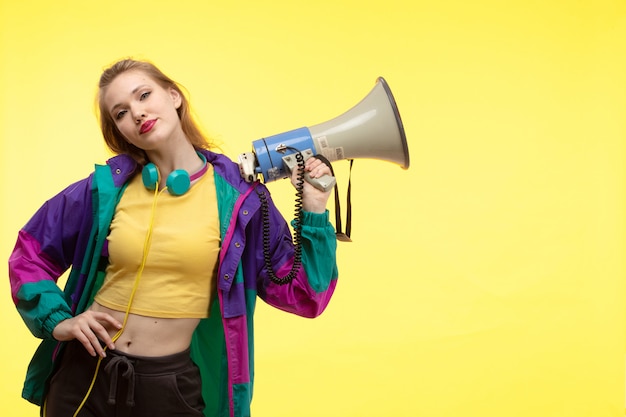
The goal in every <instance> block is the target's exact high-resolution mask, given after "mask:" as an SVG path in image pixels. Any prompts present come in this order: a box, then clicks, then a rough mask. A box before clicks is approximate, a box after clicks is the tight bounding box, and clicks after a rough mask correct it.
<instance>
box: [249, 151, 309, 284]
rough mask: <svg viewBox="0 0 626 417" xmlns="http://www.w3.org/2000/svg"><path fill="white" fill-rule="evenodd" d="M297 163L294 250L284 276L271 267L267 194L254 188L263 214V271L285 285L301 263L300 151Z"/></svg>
mask: <svg viewBox="0 0 626 417" xmlns="http://www.w3.org/2000/svg"><path fill="white" fill-rule="evenodd" d="M295 156H296V162H297V164H298V168H299V170H298V175H297V176H296V206H295V207H296V209H295V219H294V222H293V229H294V234H295V237H294V250H295V253H294V255H293V265H292V266H291V271H289V273H288V274H287V275H285V276H284V277H279V276H277V275H276V273H275V272H274V268H273V267H272V254H271V250H270V220H269V217H270V209H269V204H268V203H267V196H266V195H265V193H264V192H262V191H259V190H256V189H255V191H256V193H257V195H258V196H259V200H261V214H262V215H263V259H264V261H265V271H266V272H267V275H268V277H269V279H270V280H271V281H272V282H273V283H275V284H278V285H285V284H288V283H290V282H291V281H293V279H294V278H295V277H296V274H297V273H298V270H299V269H300V266H301V265H302V193H303V189H304V157H303V156H302V153H301V152H300V151H297V153H296V155H295Z"/></svg>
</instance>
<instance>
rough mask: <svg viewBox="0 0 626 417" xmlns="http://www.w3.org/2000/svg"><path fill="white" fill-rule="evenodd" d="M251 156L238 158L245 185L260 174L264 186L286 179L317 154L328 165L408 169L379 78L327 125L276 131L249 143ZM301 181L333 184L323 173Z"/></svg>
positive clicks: (389, 98) (394, 112) (395, 116)
mask: <svg viewBox="0 0 626 417" xmlns="http://www.w3.org/2000/svg"><path fill="white" fill-rule="evenodd" d="M252 149H253V151H252V152H246V153H242V154H240V155H239V169H240V171H241V175H242V176H243V178H244V179H245V180H246V181H248V182H254V181H256V180H257V178H258V175H259V174H260V175H262V176H263V181H264V182H266V183H267V182H271V181H274V180H278V179H282V178H287V177H288V176H289V175H290V174H291V171H292V170H293V169H294V167H296V166H297V163H298V161H297V155H302V158H303V159H304V160H306V159H308V158H309V157H311V156H315V155H321V156H323V157H325V158H326V159H327V160H328V161H330V162H333V161H338V160H342V159H358V158H366V159H367V158H369V159H377V160H383V161H388V162H392V163H394V164H396V165H399V166H400V167H401V168H403V169H408V168H409V148H408V145H407V141H406V135H405V133H404V126H403V125H402V119H401V118H400V113H399V112H398V107H397V105H396V102H395V100H394V97H393V94H392V93H391V89H390V88H389V86H388V85H387V82H386V81H385V79H384V78H383V77H378V78H377V79H376V85H375V86H374V88H373V89H372V90H371V91H370V92H369V93H368V95H367V96H365V98H363V99H362V100H361V101H360V102H359V103H357V104H356V105H355V106H354V107H352V108H351V109H350V110H348V111H346V112H345V113H343V114H341V115H340V116H337V117H335V118H334V119H331V120H329V121H327V122H323V123H320V124H317V125H314V126H310V127H302V128H299V129H294V130H290V131H287V132H284V133H279V134H277V135H274V136H269V137H266V138H261V139H258V140H256V141H254V142H252ZM305 179H306V180H307V181H308V182H309V183H311V184H313V185H314V186H315V187H317V188H318V189H320V190H322V191H328V190H329V189H331V188H332V187H333V186H334V185H335V178H334V177H332V176H330V175H327V176H324V177H321V178H316V179H312V178H310V177H308V176H306V175H305Z"/></svg>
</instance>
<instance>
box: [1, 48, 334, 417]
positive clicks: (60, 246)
mask: <svg viewBox="0 0 626 417" xmlns="http://www.w3.org/2000/svg"><path fill="white" fill-rule="evenodd" d="M98 100H99V110H100V121H101V128H102V132H103V135H104V139H105V141H106V143H107V145H108V146H109V148H110V149H111V150H112V151H113V152H114V153H115V154H117V155H116V156H115V157H113V158H111V159H110V160H108V161H107V164H106V165H99V166H96V169H95V171H94V173H92V174H91V175H90V176H89V177H88V178H85V179H83V180H81V181H78V182H76V183H75V184H72V185H70V186H69V187H67V188H66V189H65V190H63V191H62V192H60V193H59V194H58V195H56V196H54V197H53V198H51V199H50V200H49V201H47V202H46V203H45V204H44V205H43V206H42V207H41V208H40V209H39V211H37V213H36V214H35V215H34V216H33V217H32V219H31V220H30V221H29V222H28V223H27V224H26V225H25V226H24V228H23V229H22V230H21V231H20V232H19V236H18V239H17V243H16V245H15V249H14V251H13V253H12V255H11V257H10V260H9V275H10V280H11V290H12V295H13V300H14V302H15V304H16V306H17V309H18V311H19V312H20V314H21V315H22V317H23V318H24V321H25V322H26V324H27V326H28V327H29V329H30V330H31V331H32V333H33V334H34V335H35V336H37V337H40V338H42V339H43V341H42V343H41V345H40V347H39V349H38V350H37V352H36V354H35V356H34V357H33V360H32V361H31V364H30V366H29V369H28V372H27V377H26V382H25V385H24V390H23V396H24V398H26V399H28V400H29V401H31V402H33V403H35V404H39V405H42V408H41V410H42V415H44V416H45V417H68V416H99V417H103V416H133V417H142V416H146V417H158V416H168V417H169V416H174V415H176V416H203V415H204V416H233V417H239V416H248V415H250V401H251V399H252V384H253V367H254V358H253V313H254V307H255V302H256V297H257V295H258V296H259V297H261V298H262V299H263V300H264V301H265V302H267V303H269V304H271V305H273V306H275V307H277V308H279V309H282V310H285V311H288V312H292V313H295V314H298V315H302V316H305V317H315V316H317V315H319V314H321V312H322V311H323V310H324V308H325V307H326V305H327V303H328V302H329V299H330V297H331V295H332V293H333V290H334V288H335V284H336V279H337V267H336V258H335V252H336V239H335V234H334V229H333V227H332V225H331V224H330V223H329V220H328V212H327V211H326V203H327V201H328V197H329V192H322V191H319V190H317V189H316V188H314V187H312V186H310V185H309V184H308V183H306V182H305V183H304V184H303V191H302V192H303V196H302V208H303V212H302V216H301V218H299V219H297V221H295V223H294V224H295V226H296V227H299V230H300V234H301V239H300V241H301V245H294V243H293V239H292V236H291V232H290V230H289V228H288V225H287V224H286V222H285V219H284V218H283V217H282V215H281V214H280V213H279V211H278V210H277V209H276V207H275V206H274V205H273V203H272V201H271V198H270V196H269V192H268V190H267V189H266V188H265V187H264V186H263V185H262V184H259V183H258V182H257V183H254V184H249V183H246V182H245V181H244V180H242V178H241V175H240V172H239V167H238V165H237V164H235V163H234V162H232V161H231V160H229V159H228V158H226V157H225V156H223V155H220V154H218V153H214V152H212V151H210V150H209V149H210V145H209V143H208V141H207V139H206V138H205V137H204V136H203V135H202V134H201V132H200V130H199V129H198V127H197V126H196V125H195V124H194V122H193V121H192V119H191V117H190V110H189V103H188V101H187V99H186V97H185V96H184V94H183V93H182V90H181V88H180V87H179V86H178V84H177V83H175V82H174V81H173V80H171V79H170V78H168V77H167V76H166V75H164V74H163V73H162V72H161V71H160V70H159V69H157V68H156V67H155V66H154V65H153V64H151V63H148V62H144V61H135V60H122V61H119V62H117V63H115V64H114V65H112V66H111V67H109V68H108V69H106V70H105V71H104V73H103V74H102V76H101V79H100V83H99V95H98ZM304 170H305V171H307V172H309V174H310V175H311V176H312V177H313V178H316V177H319V176H321V175H324V174H330V168H329V167H328V166H327V165H325V164H323V163H322V162H321V161H319V160H317V159H315V158H309V159H308V160H307V161H306V165H305V166H304ZM297 175H298V172H297V170H294V174H293V178H292V182H293V183H294V184H296V183H298V179H297V178H296V176H297ZM298 248H299V249H298ZM68 268H71V271H70V275H69V277H68V281H67V284H66V285H65V287H64V289H63V290H61V289H60V288H59V287H58V286H57V285H56V282H57V279H58V278H59V277H60V276H61V275H62V274H63V273H64V271H66V270H67V269H68Z"/></svg>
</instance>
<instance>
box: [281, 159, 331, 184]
mask: <svg viewBox="0 0 626 417" xmlns="http://www.w3.org/2000/svg"><path fill="white" fill-rule="evenodd" d="M302 156H303V157H304V160H305V161H306V160H307V159H309V158H311V157H312V156H314V155H313V152H312V151H311V150H310V149H307V150H305V151H302ZM320 159H321V158H320ZM322 161H323V162H324V163H326V164H327V165H328V163H327V162H326V161H325V160H324V159H322ZM283 163H284V164H285V167H286V168H287V171H289V173H291V172H293V170H294V169H297V168H298V161H297V160H296V157H295V154H291V155H287V156H283ZM331 169H332V168H331ZM304 179H305V181H306V182H308V183H309V184H311V185H312V186H314V187H315V188H317V189H318V190H321V191H328V190H331V189H332V188H333V187H334V186H335V184H336V183H337V181H336V180H335V177H333V176H332V175H322V176H321V177H319V178H311V176H310V175H309V173H308V172H305V173H304Z"/></svg>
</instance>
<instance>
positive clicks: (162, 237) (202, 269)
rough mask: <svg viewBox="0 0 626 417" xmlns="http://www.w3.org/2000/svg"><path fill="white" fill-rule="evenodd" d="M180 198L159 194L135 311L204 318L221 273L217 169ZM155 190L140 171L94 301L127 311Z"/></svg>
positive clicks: (122, 205) (115, 225) (116, 220)
mask: <svg viewBox="0 0 626 417" xmlns="http://www.w3.org/2000/svg"><path fill="white" fill-rule="evenodd" d="M208 167H209V169H208V171H207V172H206V173H205V174H204V175H203V176H202V177H201V178H200V179H198V180H197V181H196V182H194V183H193V185H192V186H191V188H190V189H189V190H188V191H187V192H186V193H185V194H183V195H181V196H173V195H171V194H169V193H167V192H162V193H160V194H159V195H158V197H156V198H157V201H156V209H155V215H154V223H153V230H152V242H151V245H150V248H149V250H148V256H147V258H146V264H145V267H144V270H143V273H142V276H141V278H140V280H139V284H138V287H137V290H136V292H135V296H134V299H133V301H132V304H131V306H130V313H133V314H138V315H142V316H148V317H163V318H204V317H208V316H209V304H210V301H211V297H212V294H213V292H214V291H215V289H214V283H215V276H216V275H217V258H218V253H219V248H220V233H219V217H218V212H217V198H216V192H215V183H214V180H213V169H212V168H213V167H212V166H211V165H210V164H209V166H208ZM154 198H155V197H154V191H150V190H148V189H146V187H145V186H144V185H143V182H142V179H141V175H136V176H135V177H134V178H133V179H132V180H131V182H130V183H129V184H128V187H127V188H126V191H125V192H124V194H123V195H122V198H121V200H120V202H119V203H118V205H117V207H116V209H115V215H114V217H113V221H112V223H111V229H110V233H109V236H108V245H109V266H108V267H107V270H106V277H105V279H104V283H103V285H102V288H100V290H99V291H98V293H97V294H96V297H95V301H96V302H97V303H98V304H101V305H103V306H105V307H108V308H111V309H113V310H118V311H126V309H127V308H128V302H129V299H130V295H131V293H132V291H133V286H134V284H135V279H136V277H137V273H138V271H139V267H140V264H141V261H142V257H143V248H144V241H145V239H146V233H147V232H148V228H149V226H150V214H151V210H152V204H153V201H154Z"/></svg>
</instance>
